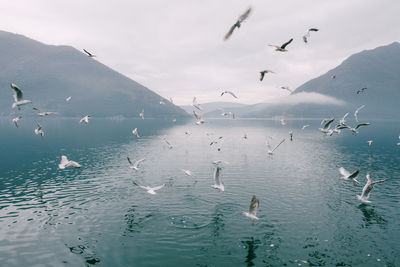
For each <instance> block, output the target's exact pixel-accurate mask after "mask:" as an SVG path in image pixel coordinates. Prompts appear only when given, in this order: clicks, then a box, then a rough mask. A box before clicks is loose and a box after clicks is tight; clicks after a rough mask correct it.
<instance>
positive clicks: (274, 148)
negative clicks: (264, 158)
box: [272, 139, 286, 152]
mask: <svg viewBox="0 0 400 267" xmlns="http://www.w3.org/2000/svg"><path fill="white" fill-rule="evenodd" d="M285 140H286V139H283V140H282V141H281V142H280V143H279V144H278V145H277V146H276V147H275V148H274V149H273V150H272V152H274V151H275V149H277V148H278V147H279V146H280V145H281V144H282V143H283V142H285Z"/></svg>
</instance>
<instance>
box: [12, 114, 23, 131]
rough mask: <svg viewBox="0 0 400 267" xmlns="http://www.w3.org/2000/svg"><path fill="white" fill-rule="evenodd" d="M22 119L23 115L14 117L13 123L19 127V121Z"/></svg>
mask: <svg viewBox="0 0 400 267" xmlns="http://www.w3.org/2000/svg"><path fill="white" fill-rule="evenodd" d="M20 119H22V116H18V117H15V118H13V119H12V123H14V125H15V127H17V128H18V122H19V120H20Z"/></svg>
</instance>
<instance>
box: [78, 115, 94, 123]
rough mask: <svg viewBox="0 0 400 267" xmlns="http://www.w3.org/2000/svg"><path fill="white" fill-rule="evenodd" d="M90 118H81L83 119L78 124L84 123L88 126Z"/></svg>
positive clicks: (88, 116) (87, 116)
mask: <svg viewBox="0 0 400 267" xmlns="http://www.w3.org/2000/svg"><path fill="white" fill-rule="evenodd" d="M90 118H91V116H90V115H86V116H85V117H83V118H82V119H81V120H80V121H79V123H83V122H84V123H86V124H88V123H89V119H90Z"/></svg>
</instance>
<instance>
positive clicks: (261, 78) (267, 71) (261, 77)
mask: <svg viewBox="0 0 400 267" xmlns="http://www.w3.org/2000/svg"><path fill="white" fill-rule="evenodd" d="M267 73H274V74H275V72H273V71H272V70H262V71H260V81H262V80H264V75H265V74H267Z"/></svg>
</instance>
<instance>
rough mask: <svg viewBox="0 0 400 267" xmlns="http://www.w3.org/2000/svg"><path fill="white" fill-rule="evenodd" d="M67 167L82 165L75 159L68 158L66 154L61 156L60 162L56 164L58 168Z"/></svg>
mask: <svg viewBox="0 0 400 267" xmlns="http://www.w3.org/2000/svg"><path fill="white" fill-rule="evenodd" d="M67 167H74V168H80V167H82V165H80V164H79V163H77V162H75V161H72V160H68V159H67V156H61V162H60V164H58V168H59V169H60V170H64V169H65V168H67Z"/></svg>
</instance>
